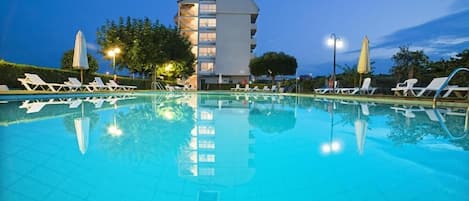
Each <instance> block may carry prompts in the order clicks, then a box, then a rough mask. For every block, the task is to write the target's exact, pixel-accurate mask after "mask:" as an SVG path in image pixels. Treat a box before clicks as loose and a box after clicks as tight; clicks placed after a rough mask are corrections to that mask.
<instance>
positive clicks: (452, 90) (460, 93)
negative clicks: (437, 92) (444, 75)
mask: <svg viewBox="0 0 469 201" xmlns="http://www.w3.org/2000/svg"><path fill="white" fill-rule="evenodd" d="M447 89H448V91H446V93H445V94H444V95H443V97H444V98H446V97H449V96H450V95H451V94H454V95H455V96H456V97H458V98H463V97H465V96H469V87H459V86H448V88H447ZM464 93H465V95H464Z"/></svg>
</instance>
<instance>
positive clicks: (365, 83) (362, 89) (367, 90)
mask: <svg viewBox="0 0 469 201" xmlns="http://www.w3.org/2000/svg"><path fill="white" fill-rule="evenodd" d="M370 85H371V78H369V77H367V78H365V79H364V80H363V84H362V87H360V88H358V87H355V88H340V89H338V91H340V93H342V94H357V93H364V94H369V95H373V94H374V93H375V91H376V88H375V87H371V86H370Z"/></svg>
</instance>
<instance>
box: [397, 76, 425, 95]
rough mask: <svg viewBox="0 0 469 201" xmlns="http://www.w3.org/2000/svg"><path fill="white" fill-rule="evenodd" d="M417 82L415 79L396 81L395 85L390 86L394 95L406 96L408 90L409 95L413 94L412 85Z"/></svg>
mask: <svg viewBox="0 0 469 201" xmlns="http://www.w3.org/2000/svg"><path fill="white" fill-rule="evenodd" d="M417 82H418V80H417V79H408V80H405V81H404V82H402V83H397V85H396V87H394V88H392V89H391V91H394V95H396V96H401V95H404V96H407V95H409V92H410V94H411V95H413V96H415V92H414V90H413V87H414V85H415V84H416V83H417ZM401 92H402V93H401Z"/></svg>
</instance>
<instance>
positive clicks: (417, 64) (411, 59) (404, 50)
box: [391, 46, 429, 81]
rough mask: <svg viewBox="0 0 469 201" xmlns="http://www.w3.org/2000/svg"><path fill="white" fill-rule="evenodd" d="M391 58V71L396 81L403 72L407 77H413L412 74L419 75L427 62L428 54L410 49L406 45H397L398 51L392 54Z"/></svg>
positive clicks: (402, 75)
mask: <svg viewBox="0 0 469 201" xmlns="http://www.w3.org/2000/svg"><path fill="white" fill-rule="evenodd" d="M392 60H393V61H394V66H393V67H392V68H391V73H392V74H394V76H395V77H396V78H397V80H398V81H400V79H401V78H402V77H404V76H405V74H407V78H408V79H411V78H414V75H420V73H421V72H422V71H423V70H424V69H426V66H427V65H428V63H429V60H428V56H427V55H425V53H424V52H423V50H417V51H410V50H409V47H408V46H401V47H399V52H397V53H396V54H394V55H393V56H392Z"/></svg>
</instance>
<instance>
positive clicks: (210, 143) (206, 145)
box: [199, 140, 215, 149]
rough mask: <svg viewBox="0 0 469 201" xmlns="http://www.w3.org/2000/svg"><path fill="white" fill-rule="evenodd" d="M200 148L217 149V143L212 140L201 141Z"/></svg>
mask: <svg viewBox="0 0 469 201" xmlns="http://www.w3.org/2000/svg"><path fill="white" fill-rule="evenodd" d="M199 148H201V149H215V142H213V141H212V140H200V141H199Z"/></svg>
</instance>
